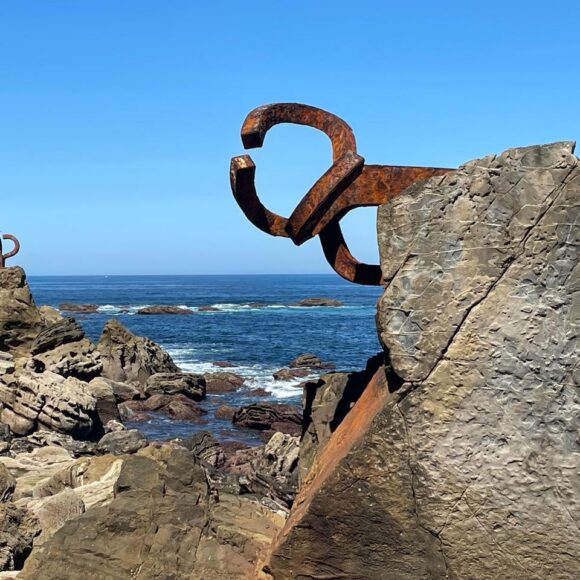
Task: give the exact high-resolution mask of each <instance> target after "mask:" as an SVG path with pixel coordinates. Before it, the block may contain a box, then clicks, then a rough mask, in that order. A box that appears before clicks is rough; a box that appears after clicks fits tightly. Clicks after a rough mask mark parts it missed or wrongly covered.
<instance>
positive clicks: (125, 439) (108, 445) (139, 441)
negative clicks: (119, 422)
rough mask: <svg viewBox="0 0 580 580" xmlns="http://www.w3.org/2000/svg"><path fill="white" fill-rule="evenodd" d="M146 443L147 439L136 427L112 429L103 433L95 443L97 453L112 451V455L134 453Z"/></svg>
mask: <svg viewBox="0 0 580 580" xmlns="http://www.w3.org/2000/svg"><path fill="white" fill-rule="evenodd" d="M145 445H147V439H145V436H144V435H143V433H141V431H139V430H138V429H127V430H126V431H114V432H111V433H107V434H106V435H103V437H102V438H101V440H100V441H99V442H98V444H97V451H98V452H99V453H112V454H113V455H125V454H127V453H135V452H137V451H139V449H142V448H143V447H145Z"/></svg>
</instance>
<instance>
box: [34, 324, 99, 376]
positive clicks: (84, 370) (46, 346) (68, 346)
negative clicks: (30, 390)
mask: <svg viewBox="0 0 580 580" xmlns="http://www.w3.org/2000/svg"><path fill="white" fill-rule="evenodd" d="M31 354H32V355H33V356H34V360H35V361H40V362H41V363H42V368H43V369H46V370H49V371H51V372H54V373H57V374H59V375H62V376H63V377H76V378H78V379H81V380H84V381H90V380H91V379H92V378H94V377H96V376H97V375H99V374H100V373H101V371H102V369H103V363H102V362H101V357H100V354H99V353H98V352H97V351H95V347H94V346H93V344H92V343H91V342H90V341H89V340H88V339H87V338H85V333H84V331H83V329H82V328H81V327H80V326H79V324H78V323H77V322H76V321H75V320H74V319H73V318H63V319H61V320H59V321H58V322H55V323H53V324H50V325H49V326H47V327H46V328H44V329H43V330H41V331H40V333H39V334H38V336H37V337H36V338H35V339H34V342H33V343H32V346H31Z"/></svg>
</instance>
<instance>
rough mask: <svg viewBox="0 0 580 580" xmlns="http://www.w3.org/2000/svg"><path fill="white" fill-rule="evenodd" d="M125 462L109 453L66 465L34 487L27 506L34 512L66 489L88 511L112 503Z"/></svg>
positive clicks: (83, 458) (69, 462)
mask: <svg viewBox="0 0 580 580" xmlns="http://www.w3.org/2000/svg"><path fill="white" fill-rule="evenodd" d="M123 461H124V458H123V457H117V456H115V455H109V454H107V455H99V456H94V457H81V458H79V459H76V460H74V461H68V462H65V463H64V465H63V466H61V467H60V468H59V469H57V470H56V471H55V470H52V473H51V475H50V476H49V477H44V478H42V479H41V480H40V481H38V482H37V483H36V484H35V485H34V488H33V489H32V499H31V500H30V501H29V502H28V503H27V506H29V507H30V508H31V509H32V510H33V511H35V510H36V508H37V506H38V505H41V503H40V504H39V503H38V501H37V500H39V499H42V498H46V497H49V496H54V495H56V494H59V493H61V492H62V491H63V490H65V489H74V490H75V493H76V495H77V496H78V497H79V498H80V499H81V500H82V502H83V504H84V505H85V507H86V508H87V509H89V508H91V507H93V506H104V505H107V504H108V503H110V502H111V501H112V500H113V487H114V485H115V483H116V481H117V479H118V477H119V474H120V472H121V466H122V465H123ZM18 483H19V485H20V482H18Z"/></svg>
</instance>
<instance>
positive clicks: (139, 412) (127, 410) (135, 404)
mask: <svg viewBox="0 0 580 580" xmlns="http://www.w3.org/2000/svg"><path fill="white" fill-rule="evenodd" d="M117 408H118V409H119V415H120V416H121V420H122V421H149V420H150V419H151V415H149V414H148V413H146V412H145V411H144V410H143V401H125V402H124V403H121V404H119V405H118V406H117Z"/></svg>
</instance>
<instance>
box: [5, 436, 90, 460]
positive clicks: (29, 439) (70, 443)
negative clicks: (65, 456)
mask: <svg viewBox="0 0 580 580" xmlns="http://www.w3.org/2000/svg"><path fill="white" fill-rule="evenodd" d="M41 447H60V448H62V449H64V450H66V451H67V453H69V454H70V455H71V456H73V457H80V456H84V455H91V454H93V453H94V452H95V444H94V443H93V442H92V441H79V440H77V439H74V438H73V437H71V436H70V435H65V434H63V433H55V432H54V431H36V432H35V433H31V434H30V435H27V436H26V437H17V438H15V439H14V440H13V441H12V444H11V446H10V454H11V455H14V454H18V453H31V452H32V451H33V450H35V449H39V448H41Z"/></svg>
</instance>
